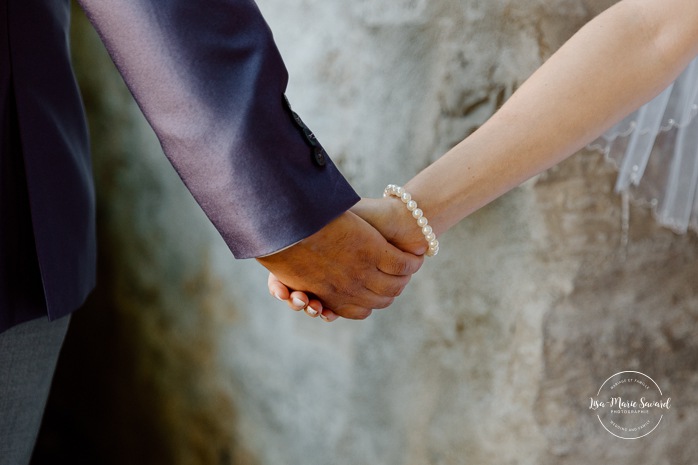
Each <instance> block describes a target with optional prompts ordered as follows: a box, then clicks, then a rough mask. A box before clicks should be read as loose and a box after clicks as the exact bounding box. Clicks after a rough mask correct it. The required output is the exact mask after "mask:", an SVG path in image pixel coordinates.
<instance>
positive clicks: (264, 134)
mask: <svg viewBox="0 0 698 465" xmlns="http://www.w3.org/2000/svg"><path fill="white" fill-rule="evenodd" d="M2 1H3V3H4V4H3V5H2V10H3V11H2V12H0V36H3V37H1V38H0V96H2V97H3V98H2V100H0V104H1V105H2V108H3V109H4V112H3V114H4V115H5V117H3V118H2V119H0V122H1V123H2V127H3V133H4V134H9V136H8V137H6V139H9V140H11V141H12V140H14V141H15V143H13V144H12V143H10V144H3V145H2V146H0V150H2V151H3V152H2V153H0V157H8V156H10V157H14V159H15V160H17V159H19V160H20V162H19V163H15V164H14V166H15V174H17V173H18V171H17V168H16V167H17V166H18V165H19V166H20V167H22V166H23V169H24V171H25V172H26V191H27V195H26V197H27V200H28V209H29V211H30V212H31V225H30V226H28V227H25V228H24V230H27V229H28V234H29V235H31V234H33V236H34V237H33V240H34V242H35V250H36V254H35V256H36V261H37V263H38V270H39V271H40V280H41V288H42V289H43V293H44V297H45V305H44V306H43V307H42V308H41V309H40V310H38V309H37V308H18V307H17V305H16V303H17V302H23V300H22V299H21V298H17V296H14V297H8V295H9V296H12V294H13V292H14V291H13V290H12V289H8V286H6V285H5V286H4V287H0V330H2V329H3V328H7V327H9V326H11V325H12V324H15V323H18V322H20V321H24V320H26V319H29V318H30V317H35V316H37V313H40V312H43V313H48V315H49V318H52V319H53V318H57V317H60V316H63V315H65V314H67V313H69V312H71V311H72V310H74V309H75V308H77V307H78V306H80V305H81V303H82V302H83V301H84V299H85V298H86V296H87V294H88V293H89V292H90V290H91V289H92V287H93V286H94V280H95V256H96V253H95V250H96V247H95V226H94V220H95V218H94V217H95V213H94V211H95V207H94V188H93V184H92V179H91V168H90V161H89V154H88V143H87V135H86V129H85V122H84V116H83V111H82V104H81V102H80V97H79V93H78V91H77V86H76V85H75V80H74V78H73V74H72V71H71V69H70V62H69V47H68V40H67V38H68V21H69V4H68V0H2ZM80 3H81V5H82V7H83V8H84V10H85V11H86V13H87V15H88V17H89V18H90V21H91V22H92V23H93V25H94V26H95V28H96V29H97V31H98V33H99V34H100V36H101V37H102V40H103V41H104V43H105V45H106V47H107V49H108V51H109V53H110V55H111V56H112V59H113V60H114V62H115V64H116V65H117V68H118V69H119V71H120V72H121V74H122V76H123V78H124V80H125V82H126V84H127V85H128V87H129V89H130V90H131V92H132V94H133V95H134V97H135V99H136V101H137V103H138V105H139V106H140V108H141V110H142V111H143V113H144V114H145V116H146V118H147V120H148V122H149V123H150V124H151V126H152V127H153V129H154V130H155V133H156V134H157V136H158V138H159V140H160V142H161V144H162V147H163V149H164V152H165V154H166V156H167V157H168V158H169V159H170V161H171V162H172V164H173V165H174V167H175V169H176V170H177V172H178V173H179V175H180V176H181V178H182V180H183V181H184V183H185V184H186V186H187V187H188V188H189V190H190V191H191V193H192V194H193V196H194V198H195V199H196V200H197V202H198V203H199V204H200V205H201V207H202V208H203V210H204V211H205V213H206V214H207V216H208V217H209V218H210V219H211V221H212V222H213V224H214V225H215V227H216V228H217V229H218V231H219V232H220V234H221V235H222V237H223V239H224V240H225V241H226V243H227V244H228V246H229V247H230V249H231V251H232V252H233V254H234V255H235V256H236V257H237V258H248V257H255V256H261V255H265V254H269V253H272V252H275V251H277V250H280V249H282V248H284V247H286V246H288V245H290V244H293V243H295V242H297V241H299V240H301V239H303V238H304V237H307V236H309V235H310V234H312V233H314V232H316V231H317V230H319V229H320V228H322V227H323V226H324V225H326V224H327V223H328V222H329V221H331V220H332V219H334V218H335V217H336V216H338V215H339V214H341V213H342V212H344V211H345V210H347V209H348V208H350V207H351V206H352V205H353V204H354V203H355V202H356V201H357V200H358V196H357V195H356V193H355V192H354V191H353V189H352V188H351V187H350V186H349V184H348V183H347V182H346V180H345V179H344V178H343V177H342V176H341V174H340V173H339V171H338V170H337V168H336V167H335V166H334V164H333V163H332V161H331V160H330V159H329V157H327V154H326V153H325V151H324V149H323V148H322V146H321V145H320V144H319V143H318V141H317V140H316V139H315V137H314V135H313V134H312V132H311V131H310V130H309V129H308V128H307V127H306V126H305V125H304V124H303V122H302V121H301V120H300V118H298V116H297V115H296V114H295V113H293V112H292V111H291V109H290V106H289V105H288V102H287V101H286V100H285V97H284V92H285V89H286V84H287V80H288V76H287V72H286V69H285V67H284V65H283V62H282V60H281V57H280V55H279V53H278V50H277V48H276V46H275V44H274V41H273V38H272V34H271V32H270V30H269V28H268V27H267V25H266V23H265V22H264V20H263V18H262V16H261V14H260V12H259V10H258V8H257V6H256V4H255V3H254V1H252V0H206V1H203V2H192V1H190V0H119V1H116V2H106V1H104V0H81V2H80ZM8 115H9V116H8ZM13 134H14V136H13ZM13 153H14V155H12V154H13ZM19 177H21V169H20V170H19ZM0 179H3V178H0ZM12 179H17V176H14V177H12ZM15 184H17V183H15ZM19 184H20V186H19V188H18V187H17V186H16V185H15V186H13V188H14V192H15V193H16V192H17V191H21V190H22V186H21V184H22V183H19ZM7 185H8V183H5V186H6V187H7ZM6 198H7V197H6ZM2 204H3V200H2V197H0V205H2ZM6 216H8V217H9V218H11V219H12V221H13V222H14V223H15V225H14V226H17V224H21V223H22V218H21V214H10V215H6ZM12 221H7V222H3V224H2V227H0V229H2V230H5V229H7V228H6V225H7V224H10V223H11V222H12ZM25 226H26V225H25ZM15 229H17V228H15ZM19 229H22V228H19ZM22 237H24V239H25V242H26V237H27V235H26V234H23V235H22ZM0 247H3V241H2V240H0ZM25 252H26V248H25ZM10 255H12V251H11V250H8V248H7V246H5V250H4V251H3V252H1V253H0V259H3V260H4V262H5V264H7V263H17V262H21V261H22V260H21V257H20V259H18V258H17V257H16V255H17V253H15V254H14V255H15V257H14V259H12V258H11V259H7V258H6V257H7V256H10ZM3 257H5V258H3ZM30 268H31V267H30ZM5 269H8V267H7V266H5ZM10 269H11V267H10ZM36 275H37V273H34V274H33V276H36ZM27 276H32V272H31V270H30V272H28V273H27ZM0 277H1V276H0ZM28 279H29V278H28ZM27 288H28V289H31V285H28V286H27ZM3 294H5V297H4V298H3ZM8 302H10V303H12V302H14V303H15V305H14V307H11V306H9V305H8ZM30 307H31V305H30Z"/></svg>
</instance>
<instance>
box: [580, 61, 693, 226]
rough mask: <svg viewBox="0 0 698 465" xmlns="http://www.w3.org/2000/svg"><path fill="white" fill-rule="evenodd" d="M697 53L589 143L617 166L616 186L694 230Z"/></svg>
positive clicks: (664, 219) (666, 221)
mask: <svg viewBox="0 0 698 465" xmlns="http://www.w3.org/2000/svg"><path fill="white" fill-rule="evenodd" d="M697 114H698V58H696V59H694V60H693V61H692V62H691V63H690V64H689V66H688V67H687V68H686V69H685V70H684V71H683V73H682V74H681V75H680V76H679V77H678V78H677V79H676V80H675V81H674V82H673V83H672V84H671V85H670V86H669V87H668V88H667V89H665V90H664V91H663V92H662V93H661V94H659V95H658V96H657V97H655V98H654V99H653V100H651V101H650V102H648V103H646V104H645V105H643V106H642V107H640V109H638V110H637V111H635V112H634V113H632V114H630V115H629V116H627V117H626V118H625V119H624V120H622V121H621V122H620V123H618V124H616V125H615V126H614V127H612V128H611V129H609V130H608V131H607V132H606V134H604V135H603V136H602V137H600V138H599V139H597V140H596V141H594V142H593V143H592V144H591V145H590V146H589V147H590V148H593V149H598V150H601V151H603V152H604V154H605V156H606V158H607V159H608V160H610V161H612V162H613V163H615V165H616V166H617V168H618V181H617V182H616V191H618V192H622V193H627V194H628V195H629V196H630V198H631V199H632V200H634V201H637V202H641V203H645V204H648V205H650V206H651V207H652V209H653V211H654V214H655V218H656V219H657V221H658V222H659V223H661V224H662V225H664V226H667V227H669V228H671V229H673V230H674V231H676V232H677V233H685V232H686V231H687V229H688V228H689V227H690V228H691V229H693V230H694V231H697V232H698V189H697V187H698V118H696V115H697Z"/></svg>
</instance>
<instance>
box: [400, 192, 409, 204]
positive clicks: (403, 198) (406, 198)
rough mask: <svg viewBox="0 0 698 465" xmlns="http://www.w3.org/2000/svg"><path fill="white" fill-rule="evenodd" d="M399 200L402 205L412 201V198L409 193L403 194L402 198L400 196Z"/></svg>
mask: <svg viewBox="0 0 698 465" xmlns="http://www.w3.org/2000/svg"><path fill="white" fill-rule="evenodd" d="M400 200H402V202H403V203H407V202H409V201H410V200H412V196H411V195H410V194H409V192H403V193H402V196H400Z"/></svg>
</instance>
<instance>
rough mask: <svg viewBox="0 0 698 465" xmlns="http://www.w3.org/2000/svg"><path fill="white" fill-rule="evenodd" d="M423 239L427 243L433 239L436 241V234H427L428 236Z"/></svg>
mask: <svg viewBox="0 0 698 465" xmlns="http://www.w3.org/2000/svg"><path fill="white" fill-rule="evenodd" d="M424 238H425V239H426V240H427V242H431V241H433V240H434V239H436V234H434V233H429V234H427V235H426V236H424Z"/></svg>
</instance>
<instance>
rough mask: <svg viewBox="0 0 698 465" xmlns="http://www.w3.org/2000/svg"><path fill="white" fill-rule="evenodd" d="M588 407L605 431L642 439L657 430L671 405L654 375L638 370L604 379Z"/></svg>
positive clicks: (624, 437)
mask: <svg viewBox="0 0 698 465" xmlns="http://www.w3.org/2000/svg"><path fill="white" fill-rule="evenodd" d="M589 409H590V410H592V411H593V412H594V413H595V414H596V417H597V418H598V419H599V422H600V423H601V426H603V427H604V429H605V430H606V431H608V432H609V433H611V434H612V435H614V436H615V437H617V438H621V439H639V438H642V437H645V436H647V435H648V434H650V433H651V432H652V431H654V430H655V429H656V428H657V426H659V423H661V421H662V418H663V417H664V414H665V413H666V412H667V411H668V410H669V409H671V397H666V398H665V397H664V395H663V394H662V390H661V389H660V388H659V386H658V385H657V383H655V382H654V380H653V379H652V378H650V377H649V376H647V375H646V374H644V373H640V372H639V371H621V372H620V373H616V374H615V375H613V376H611V377H610V378H608V379H607V380H606V381H604V382H603V384H602V385H601V387H600V388H599V391H598V392H597V394H596V397H590V398H589Z"/></svg>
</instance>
